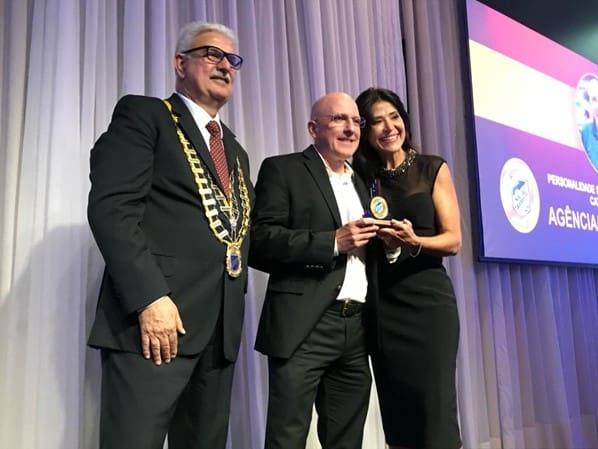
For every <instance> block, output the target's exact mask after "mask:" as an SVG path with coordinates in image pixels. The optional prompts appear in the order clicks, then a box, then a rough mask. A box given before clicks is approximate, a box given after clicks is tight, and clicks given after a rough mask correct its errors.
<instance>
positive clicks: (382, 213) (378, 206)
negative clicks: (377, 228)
mask: <svg viewBox="0 0 598 449" xmlns="http://www.w3.org/2000/svg"><path fill="white" fill-rule="evenodd" d="M370 213H371V214H372V217H374V218H377V219H378V220H383V219H385V218H387V217H388V203H387V202H386V200H385V199H384V198H382V197H381V196H375V197H373V198H372V199H371V200H370Z"/></svg>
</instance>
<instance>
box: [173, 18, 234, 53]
mask: <svg viewBox="0 0 598 449" xmlns="http://www.w3.org/2000/svg"><path fill="white" fill-rule="evenodd" d="M208 31H214V32H216V33H220V34H223V35H224V36H226V37H228V38H229V39H230V40H231V41H232V42H233V44H234V45H235V46H236V44H237V37H236V36H235V32H234V31H233V30H231V29H230V28H229V27H227V26H225V25H222V24H221V23H212V22H199V21H198V22H190V23H188V24H187V25H185V26H184V27H183V28H182V29H181V32H180V33H179V38H178V40H177V43H176V48H175V54H176V53H181V52H183V51H185V50H189V49H190V48H193V46H194V44H193V41H194V40H195V37H196V36H197V35H198V34H201V33H206V32H208Z"/></svg>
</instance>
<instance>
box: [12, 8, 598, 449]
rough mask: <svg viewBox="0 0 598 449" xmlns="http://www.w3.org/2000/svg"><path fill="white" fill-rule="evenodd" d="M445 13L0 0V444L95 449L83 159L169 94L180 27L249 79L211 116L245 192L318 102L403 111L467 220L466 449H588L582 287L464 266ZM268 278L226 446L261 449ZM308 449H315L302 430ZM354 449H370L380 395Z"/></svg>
mask: <svg viewBox="0 0 598 449" xmlns="http://www.w3.org/2000/svg"><path fill="white" fill-rule="evenodd" d="M458 3H460V0H177V1H174V0H173V1H168V0H19V1H17V0H0V17H1V19H0V20H1V22H0V25H1V27H0V61H1V65H0V447H2V448H11V449H88V448H89V449H94V448H96V447H97V432H98V405H99V380H100V365H99V355H98V353H97V352H96V351H93V350H90V349H88V348H87V347H86V344H85V342H86V337H87V333H88V331H89V327H90V323H91V321H92V319H93V315H94V311H95V303H96V297H97V293H98V287H99V279H100V276H101V273H102V269H103V261H102V259H101V257H100V255H99V252H98V250H97V248H96V247H95V244H94V242H93V239H92V238H91V234H90V232H89V230H88V226H87V222H86V216H85V209H86V202H87V192H88V189H89V181H88V161H89V149H90V148H91V147H92V145H93V142H94V141H95V140H96V139H97V137H98V136H99V135H100V134H101V133H102V132H103V131H104V130H105V128H106V126H107V124H108V122H109V120H110V115H111V113H112V108H113V107H114V105H115V103H116V101H117V99H118V98H119V97H120V96H122V95H124V94H126V93H137V94H147V95H153V96H158V97H165V96H167V95H169V94H170V93H171V92H172V90H173V86H174V76H173V70H172V57H173V49H174V44H175V40H176V37H177V34H178V29H179V28H180V26H182V25H183V24H184V23H186V22H188V21H190V20H209V21H217V22H222V23H225V24H227V25H229V26H230V27H232V28H233V29H235V30H236V31H237V34H238V38H239V53H240V54H242V55H243V56H244V58H245V64H244V66H243V69H242V70H241V72H240V74H239V77H238V78H237V79H238V84H237V86H236V92H235V94H234V95H233V98H232V99H231V101H230V102H229V104H228V105H227V106H225V108H224V110H223V114H222V115H223V118H224V120H225V121H226V122H227V123H228V124H229V125H230V126H231V128H232V129H233V130H234V131H235V132H236V134H237V136H238V138H239V140H240V141H241V142H242V143H243V145H244V146H245V147H246V148H247V150H248V152H249V154H250V158H251V164H252V173H253V179H254V180H255V175H256V174H257V171H258V168H259V165H260V163H261V161H262V160H263V159H264V157H266V156H270V155H274V154H282V153H288V152H292V151H300V150H302V149H303V148H304V147H305V146H306V145H307V144H308V143H309V141H310V139H309V136H308V134H307V131H306V121H307V118H308V115H309V109H310V106H311V103H312V102H313V100H315V99H316V98H317V97H319V96H320V95H322V94H324V93H326V92H329V91H336V90H343V91H346V92H347V93H349V94H351V95H357V94H358V93H359V92H360V91H362V90H363V89H365V88H367V87H370V86H383V87H389V88H391V89H393V90H395V91H396V92H397V93H399V95H400V96H401V97H402V98H403V99H405V100H406V102H407V103H408V106H409V110H410V114H411V118H412V122H413V131H414V137H415V139H414V140H415V142H416V143H417V144H418V147H420V148H421V149H422V151H423V152H424V153H430V154H439V155H441V156H442V157H444V158H445V159H446V160H447V162H448V164H449V167H450V168H451V171H452V173H453V177H454V180H455V184H456V188H457V193H458V195H459V200H460V205H461V209H462V226H463V234H464V246H463V250H462V251H461V253H460V254H459V255H458V256H456V257H453V258H450V259H448V260H447V261H446V265H447V267H448V269H449V272H450V274H451V276H452V278H453V281H454V283H455V287H456V291H457V296H458V301H459V312H460V317H461V340H460V347H459V358H458V372H457V375H458V399H459V417H460V420H461V426H462V434H463V441H464V447H466V448H471V449H475V448H493V449H494V448H497V449H498V448H505V449H507V448H513V449H521V448H538V449H543V448H550V449H561V448H592V447H594V448H595V447H598V430H597V429H598V325H597V324H596V323H598V297H597V293H596V292H597V291H598V274H597V271H596V270H592V269H582V268H564V267H554V266H553V267H545V266H539V265H536V266H530V265H522V264H491V263H480V262H477V261H476V256H475V254H474V249H473V235H474V233H475V229H476V222H475V218H474V217H475V214H473V213H471V211H472V210H475V195H474V190H473V188H474V186H473V179H474V171H473V167H472V165H471V163H470V161H469V158H468V151H469V150H468V142H467V135H468V134H467V132H466V130H467V124H468V122H467V108H466V107H465V106H466V103H465V101H464V98H465V97H466V92H465V91H464V88H463V76H464V73H463V71H462V69H461V65H460V57H461V51H462V50H461V43H460V38H459V36H460V35H459V33H460V31H461V29H460V21H459V14H458V10H457V5H458ZM407 86H408V88H407ZM266 280H267V278H266V276H265V275H264V274H263V273H259V272H256V271H252V273H251V276H250V286H249V292H248V294H247V298H246V320H245V335H244V340H243V342H242V348H241V356H240V359H239V361H238V364H237V367H236V375H235V381H234V391H233V404H232V414H231V423H230V433H229V435H230V437H229V442H228V447H229V449H261V448H262V447H263V438H264V427H265V412H266V410H265V406H266V399H267V381H268V379H267V370H266V364H265V359H264V357H263V356H261V355H260V354H258V353H257V352H255V351H254V350H253V340H254V337H255V332H256V326H257V320H258V318H259V313H260V310H261V305H262V301H263V293H264V290H265V285H266ZM312 427H313V426H312ZM307 447H308V448H310V449H317V448H319V444H318V443H317V439H316V438H315V435H314V433H313V429H312V433H311V434H310V436H309V440H308V444H307ZM363 447H364V449H379V448H380V449H382V448H384V440H383V435H382V431H381V425H380V417H379V410H378V407H377V403H376V395H375V391H373V393H372V400H371V404H370V411H369V415H368V421H367V423H366V436H365V441H364V444H363Z"/></svg>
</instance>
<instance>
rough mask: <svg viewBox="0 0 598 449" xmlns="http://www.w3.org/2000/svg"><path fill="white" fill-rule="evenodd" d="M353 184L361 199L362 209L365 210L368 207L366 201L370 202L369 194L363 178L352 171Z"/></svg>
mask: <svg viewBox="0 0 598 449" xmlns="http://www.w3.org/2000/svg"><path fill="white" fill-rule="evenodd" d="M353 185H354V186H355V190H356V191H357V195H358V196H359V200H360V201H361V204H362V205H363V207H364V210H367V209H368V207H369V206H368V203H369V202H370V194H369V192H368V188H367V186H366V185H365V183H364V182H363V180H362V179H361V178H360V177H359V176H358V175H357V173H355V172H353Z"/></svg>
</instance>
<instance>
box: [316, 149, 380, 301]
mask: <svg viewBox="0 0 598 449" xmlns="http://www.w3.org/2000/svg"><path fill="white" fill-rule="evenodd" d="M318 154H319V155H320V158H321V159H322V162H323V163H324V166H325V167H326V172H327V173H328V179H329V180H330V184H331V186H332V190H333V192H334V197H335V198H336V204H337V206H338V211H339V213H340V216H341V222H342V224H343V225H344V224H346V223H348V222H350V221H353V220H358V219H359V218H361V217H363V212H364V211H363V205H362V204H361V200H360V199H359V195H358V194H357V190H355V185H354V184H353V169H352V168H351V166H350V165H349V164H348V163H347V162H345V171H344V173H343V174H340V175H339V174H337V173H335V172H334V171H332V169H331V168H330V167H329V166H328V164H327V163H326V160H325V159H324V158H323V157H322V155H321V154H320V152H318ZM334 255H335V256H337V255H338V247H337V243H336V239H335V240H334ZM367 289H368V280H367V277H366V272H365V247H361V248H356V249H354V250H353V251H350V252H349V253H347V267H346V270H345V278H344V279H343V285H342V287H341V290H340V292H339V293H338V296H337V297H336V299H337V300H340V301H343V300H345V299H352V300H354V301H359V302H365V297H366V294H367Z"/></svg>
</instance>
